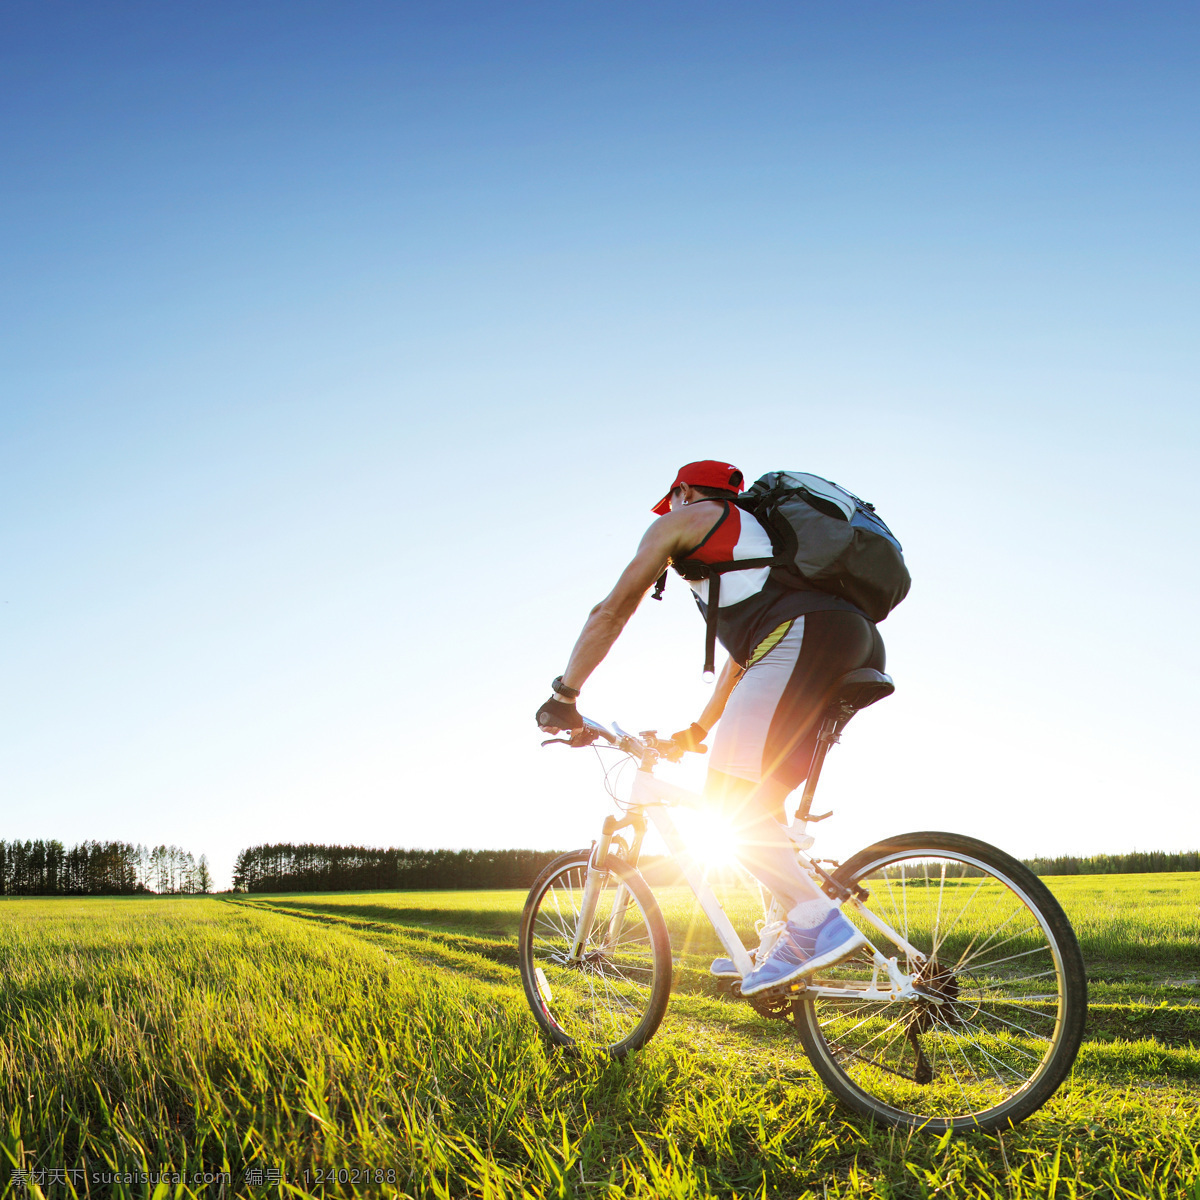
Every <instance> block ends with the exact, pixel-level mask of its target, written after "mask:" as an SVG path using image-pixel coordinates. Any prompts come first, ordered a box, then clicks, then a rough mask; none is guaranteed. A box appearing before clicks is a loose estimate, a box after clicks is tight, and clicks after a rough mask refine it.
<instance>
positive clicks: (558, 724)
mask: <svg viewBox="0 0 1200 1200" xmlns="http://www.w3.org/2000/svg"><path fill="white" fill-rule="evenodd" d="M536 720H537V723H538V728H539V729H540V730H541V731H542V732H543V733H561V732H563V731H566V732H567V733H574V732H575V731H576V730H579V729H582V728H583V717H581V716H580V715H579V709H577V708H576V707H575V702H574V701H573V700H559V699H558V698H557V697H556V696H551V697H550V699H549V700H547V701H546V702H545V703H544V704H542V705H540V706H539V707H538V711H537V717H536Z"/></svg>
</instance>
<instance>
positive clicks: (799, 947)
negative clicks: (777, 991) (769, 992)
mask: <svg viewBox="0 0 1200 1200" xmlns="http://www.w3.org/2000/svg"><path fill="white" fill-rule="evenodd" d="M865 945H867V939H866V938H865V937H863V935H862V934H861V933H859V931H858V930H857V929H855V928H854V926H853V925H851V924H850V922H849V921H847V920H846V918H845V917H844V916H842V913H841V910H840V909H836V908H835V909H834V910H833V911H832V912H831V913H830V914H829V916H827V917H826V918H825V920H824V921H822V922H821V924H820V925H818V926H817V927H816V928H815V929H799V928H797V927H796V926H795V925H793V924H792V923H791V922H790V921H789V922H788V924H787V928H786V929H785V930H784V932H783V936H782V937H781V938H780V939H779V941H777V942H776V943H775V945H774V946H772V947H771V952H770V953H769V954H768V955H767V956H766V958H764V959H763V960H762V962H761V963H759V964H758V965H757V966H756V967H755V968H754V970H753V971H751V972H750V974H749V975H747V976H746V978H745V979H743V980H742V995H743V996H753V995H754V994H755V992H761V991H764V990H765V989H766V988H770V987H777V986H778V985H779V984H781V983H790V982H791V981H792V980H793V979H798V978H799V977H800V976H801V975H809V974H811V973H812V972H813V971H819V970H820V969H821V968H822V967H829V966H832V965H833V964H834V963H836V962H841V960H842V959H843V958H845V957H846V956H847V955H848V954H853V953H854V951H855V950H857V949H858V948H859V946H865ZM714 965H715V964H714Z"/></svg>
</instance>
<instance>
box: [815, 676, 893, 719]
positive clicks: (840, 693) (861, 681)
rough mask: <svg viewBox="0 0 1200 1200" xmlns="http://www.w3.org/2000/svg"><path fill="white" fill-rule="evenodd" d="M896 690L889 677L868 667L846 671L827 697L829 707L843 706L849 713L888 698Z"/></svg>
mask: <svg viewBox="0 0 1200 1200" xmlns="http://www.w3.org/2000/svg"><path fill="white" fill-rule="evenodd" d="M895 690H896V685H895V684H894V683H893V682H892V677H891V676H890V675H885V674H884V673H883V672H882V671H872V670H871V668H870V667H859V669H858V670H857V671H847V672H846V674H845V675H843V676H842V677H841V679H839V680H838V681H837V683H835V684H834V686H833V691H832V692H831V693H830V696H829V706H830V707H831V708H837V707H840V706H845V707H846V708H848V709H849V710H850V711H851V713H856V712H858V710H859V709H860V708H866V707H867V706H868V705H870V704H874V703H875V701H876V700H882V699H883V698H884V696H890V695H891V694H892V693H893V692H894V691H895Z"/></svg>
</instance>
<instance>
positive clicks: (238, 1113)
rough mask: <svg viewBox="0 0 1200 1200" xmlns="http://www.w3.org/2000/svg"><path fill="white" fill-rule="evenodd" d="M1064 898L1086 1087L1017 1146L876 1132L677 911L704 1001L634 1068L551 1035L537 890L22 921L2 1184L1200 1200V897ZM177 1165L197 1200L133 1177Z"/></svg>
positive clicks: (34, 902) (1193, 878) (1099, 894)
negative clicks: (542, 992) (536, 956)
mask: <svg viewBox="0 0 1200 1200" xmlns="http://www.w3.org/2000/svg"><path fill="white" fill-rule="evenodd" d="M1048 882H1049V883H1050V884H1051V886H1052V889H1053V890H1054V891H1055V892H1056V894H1057V895H1058V896H1059V898H1060V899H1061V900H1062V902H1063V904H1064V906H1065V907H1066V909H1067V911H1068V914H1069V915H1070V917H1071V919H1072V921H1073V923H1074V924H1075V927H1076V929H1077V931H1078V933H1079V935H1080V941H1081V944H1082V946H1083V951H1084V955H1085V957H1086V958H1087V960H1088V965H1089V974H1090V976H1091V981H1092V982H1091V999H1092V1011H1091V1018H1090V1025H1089V1030H1088V1034H1087V1039H1086V1041H1085V1043H1084V1046H1083V1049H1082V1052H1081V1054H1080V1056H1079V1060H1078V1064H1077V1067H1076V1070H1075V1073H1074V1075H1073V1077H1072V1078H1071V1080H1070V1081H1069V1083H1068V1085H1067V1086H1066V1087H1065V1088H1064V1089H1063V1090H1062V1091H1061V1092H1060V1093H1059V1094H1058V1095H1057V1096H1056V1097H1055V1098H1054V1099H1053V1100H1052V1101H1051V1102H1050V1103H1049V1104H1048V1105H1046V1106H1045V1108H1043V1109H1042V1110H1041V1111H1040V1112H1038V1113H1037V1114H1035V1115H1034V1116H1033V1117H1032V1118H1030V1119H1029V1120H1028V1121H1026V1122H1025V1123H1024V1124H1023V1125H1022V1126H1020V1127H1019V1128H1018V1129H1016V1130H1013V1131H1010V1132H1008V1133H1005V1134H1004V1135H1002V1136H997V1135H988V1134H981V1133H969V1134H964V1135H959V1136H956V1137H952V1138H951V1137H943V1138H934V1137H928V1136H923V1135H919V1134H918V1135H899V1134H892V1133H889V1132H887V1131H881V1130H878V1129H875V1128H873V1127H872V1126H870V1125H869V1124H867V1123H865V1122H863V1121H860V1120H858V1119H857V1118H852V1117H849V1116H847V1115H846V1114H845V1113H844V1112H843V1111H842V1110H840V1109H838V1108H837V1107H836V1105H835V1104H834V1103H833V1102H832V1100H831V1099H830V1098H829V1096H828V1094H827V1093H826V1092H825V1091H824V1089H823V1088H822V1087H821V1085H820V1084H819V1082H818V1081H817V1080H816V1079H815V1077H814V1076H813V1075H812V1073H811V1071H810V1069H809V1068H808V1066H807V1062H806V1060H805V1058H804V1057H803V1055H802V1054H801V1053H800V1052H799V1050H798V1047H797V1045H796V1044H795V1042H794V1040H793V1038H792V1036H791V1035H790V1034H789V1032H788V1030H787V1028H786V1027H785V1026H783V1025H781V1024H780V1023H777V1022H770V1021H765V1020H761V1019H759V1018H757V1017H756V1016H754V1014H753V1013H752V1012H751V1011H750V1010H749V1009H748V1008H747V1007H746V1006H744V1005H735V1004H732V1003H728V1002H725V1001H722V1000H719V999H717V998H715V997H714V996H713V995H711V994H710V991H709V985H708V982H707V980H706V978H705V971H704V967H705V964H706V963H707V960H708V957H709V956H710V954H711V952H712V951H713V949H714V948H715V947H714V945H713V943H712V940H711V933H709V934H707V936H705V935H704V934H702V933H701V932H700V930H699V929H698V927H697V926H696V925H695V923H694V920H693V916H694V914H693V912H692V907H691V903H690V896H688V895H686V894H680V893H678V892H668V893H665V894H663V896H662V899H663V901H664V910H665V912H666V915H667V917H668V922H669V924H670V926H671V929H672V941H673V944H674V947H675V950H676V952H677V954H678V955H679V959H680V962H679V969H678V972H677V984H676V993H675V995H674V996H673V997H672V1003H671V1008H670V1010H669V1011H668V1014H667V1018H666V1020H665V1022H664V1024H663V1027H662V1029H661V1030H660V1031H659V1033H658V1035H657V1036H656V1037H655V1039H654V1041H653V1042H652V1043H651V1044H650V1046H649V1047H648V1048H647V1049H646V1050H644V1051H643V1052H641V1053H640V1054H638V1055H636V1056H633V1057H632V1058H631V1059H630V1060H628V1061H627V1062H625V1063H623V1064H613V1063H608V1062H604V1061H579V1060H572V1059H566V1058H564V1057H562V1056H561V1055H558V1054H556V1053H554V1052H552V1051H549V1050H547V1049H546V1048H545V1047H544V1046H543V1045H542V1043H541V1042H540V1041H539V1039H538V1037H537V1036H536V1033H535V1028H534V1024H533V1021H532V1019H531V1017H530V1016H529V1014H528V1011H527V1008H526V1004H525V1000H524V996H523V993H522V991H521V987H520V981H519V979H518V976H517V972H516V968H515V962H516V929H517V923H518V919H519V914H520V909H521V905H522V903H523V899H524V897H523V894H521V893H516V892H460V893H445V892H440V893H399V892H390V893H380V892H372V893H364V894H359V895H330V894H323V895H287V896H250V897H231V898H220V897H214V898H189V899H152V898H148V899H94V900H93V899H81V900H72V899H54V900H38V899H19V900H4V901H0V964H2V968H3V969H2V972H0V1014H2V1021H3V1035H2V1038H0V1184H2V1187H3V1193H4V1194H5V1195H9V1194H12V1195H16V1194H20V1193H21V1192H22V1191H23V1190H25V1189H27V1192H26V1194H30V1195H39V1194H44V1195H49V1196H59V1195H64V1196H65V1195H72V1194H78V1195H95V1196H110V1195H113V1196H147V1197H149V1196H156V1197H157V1196H167V1195H171V1196H193V1195H194V1196H205V1197H209V1196H217V1195H221V1194H223V1195H226V1196H233V1195H237V1196H262V1197H266V1196H273V1195H278V1194H287V1195H340V1194H359V1195H378V1194H397V1193H399V1194H401V1195H409V1196H413V1197H426V1196H429V1197H442V1196H487V1197H497V1198H499V1197H506V1196H514V1197H516V1196H533V1197H540V1196H563V1197H565V1196H577V1197H601V1196H613V1197H615V1196H626V1195H628V1196H643V1197H691V1196H706V1195H720V1196H745V1197H757V1196H767V1197H776V1196H778V1197H789V1198H791V1197H802V1196H807V1197H814V1198H819V1200H825V1198H826V1197H850V1196H857V1197H894V1198H899V1197H933V1196H938V1197H947V1198H953V1197H987V1198H989V1200H990V1198H991V1197H993V1196H1004V1197H1012V1198H1013V1200H1019V1198H1033V1197H1037V1198H1042V1197H1059V1198H1067V1197H1084V1196H1098V1197H1110V1196H1111V1197H1130V1198H1137V1200H1142V1198H1143V1197H1162V1198H1164V1200H1166V1198H1170V1200H1177V1198H1184V1197H1186V1198H1189V1200H1200V1151H1197V1149H1196V1146H1197V1144H1198V1143H1200V875H1196V874H1179V875H1137V876H1079V877H1072V878H1063V879H1054V880H1050V881H1048ZM729 907H730V908H731V910H732V912H733V914H734V915H735V923H739V924H741V925H742V927H743V928H748V926H749V923H750V920H751V918H752V908H751V906H750V904H749V902H748V901H746V900H745V899H739V897H737V896H731V897H730V905H729ZM164 1168H165V1169H166V1171H167V1172H168V1173H169V1174H170V1173H173V1172H178V1174H179V1177H180V1182H178V1183H176V1182H174V1181H172V1182H169V1183H166V1184H156V1183H154V1182H141V1181H140V1180H138V1179H136V1178H133V1179H131V1180H130V1181H128V1182H121V1181H119V1182H116V1183H112V1182H105V1179H106V1177H108V1178H111V1177H113V1176H114V1175H116V1176H119V1177H125V1176H126V1175H131V1176H135V1175H136V1173H138V1172H144V1173H146V1174H147V1175H150V1174H152V1173H157V1172H158V1171H160V1169H164ZM56 1169H57V1170H60V1171H63V1172H71V1171H73V1172H74V1173H68V1174H66V1178H65V1181H64V1180H63V1177H62V1176H52V1175H49V1174H45V1175H39V1174H38V1172H50V1171H53V1170H56ZM356 1171H357V1172H358V1173H359V1175H358V1179H357V1181H356V1180H355V1178H354V1172H356ZM14 1172H17V1173H16V1174H14ZM21 1172H34V1174H33V1175H32V1176H31V1177H30V1179H31V1182H29V1183H25V1182H23V1178H24V1177H23V1176H22V1175H21V1174H20V1173H21ZM206 1172H207V1173H208V1174H209V1175H210V1176H219V1175H220V1174H222V1173H225V1174H227V1175H228V1177H229V1181H228V1182H227V1183H225V1184H224V1185H222V1184H221V1183H220V1182H219V1181H217V1182H211V1183H206V1182H204V1181H203V1175H204V1173H206ZM247 1172H249V1174H247ZM256 1172H261V1176H260V1175H259V1174H256ZM274 1172H278V1173H279V1175H278V1178H279V1182H275V1179H276V1176H275V1175H274V1174H273V1173H274ZM364 1172H367V1173H368V1174H367V1175H366V1176H364V1174H363V1173H364ZM331 1173H333V1175H332V1177H331ZM196 1176H199V1177H200V1178H199V1179H198V1180H196V1181H193V1179H194V1177H196ZM259 1178H261V1180H262V1182H261V1183H258V1182H256V1181H257V1180H258V1179H259ZM39 1179H41V1180H42V1182H40V1183H38V1182H37V1180H39ZM52 1180H57V1181H56V1182H51V1181H52ZM284 1181H290V1182H289V1183H286V1184H285V1183H284Z"/></svg>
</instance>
